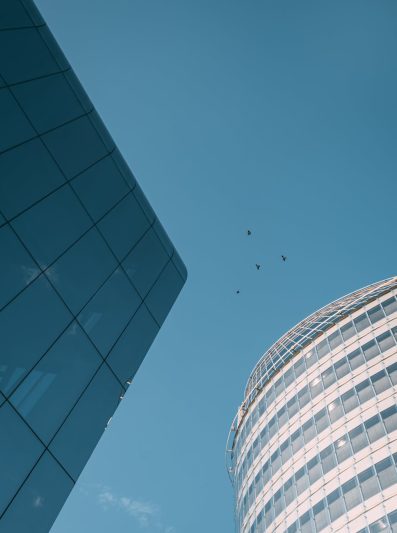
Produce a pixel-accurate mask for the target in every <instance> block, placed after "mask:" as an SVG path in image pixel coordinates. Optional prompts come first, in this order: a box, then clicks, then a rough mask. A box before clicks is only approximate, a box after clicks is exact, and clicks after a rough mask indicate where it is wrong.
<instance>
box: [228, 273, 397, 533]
mask: <svg viewBox="0 0 397 533" xmlns="http://www.w3.org/2000/svg"><path fill="white" fill-rule="evenodd" d="M396 400H397V277H394V278H390V279H387V280H384V281H381V282H379V283H375V284H373V285H370V286H369V287H366V288H364V289H361V290H359V291H356V292H354V293H352V294H349V295H348V296H345V297H343V298H341V299H339V300H337V301H335V302H333V303H331V304H329V305H327V306H326V307H324V308H322V309H320V310H319V311H317V312H316V313H314V314H312V315H311V316H309V317H308V318H307V319H305V320H303V321H302V322H300V323H299V324H298V325H297V326H295V327H294V328H293V329H291V330H290V331H288V332H287V333H286V334H285V335H284V336H283V337H282V338H281V339H280V340H279V341H278V342H276V343H275V344H274V345H273V346H272V347H271V348H270V349H269V350H268V351H267V352H266V353H265V354H264V355H263V357H262V358H261V359H260V361H259V362H258V364H257V365H256V367H255V369H254V371H253V372H252V374H251V376H250V378H249V380H248V383H247V387H246V390H245V398H244V401H243V403H242V406H241V407H240V409H239V412H238V414H237V415H236V418H235V420H234V421H233V424H232V428H231V431H230V434H229V441H228V446H227V463H228V470H229V474H230V477H231V479H232V482H233V485H234V488H235V499H236V522H237V530H238V531H239V532H241V533H263V532H277V533H279V532H280V533H281V532H288V533H294V532H302V533H311V532H317V531H344V532H345V531H346V532H352V533H353V532H354V533H358V532H360V533H364V532H368V533H370V532H371V533H372V532H377V531H397V407H396V403H397V402H396Z"/></svg>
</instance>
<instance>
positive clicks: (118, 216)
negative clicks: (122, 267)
mask: <svg viewBox="0 0 397 533" xmlns="http://www.w3.org/2000/svg"><path fill="white" fill-rule="evenodd" d="M98 226H99V229H100V231H101V233H102V234H103V235H104V237H105V239H106V240H107V242H108V243H109V245H110V247H111V248H112V250H113V251H114V253H115V254H116V255H117V257H118V258H119V260H120V261H121V260H122V259H124V258H125V256H126V255H127V254H128V252H129V251H130V250H131V248H132V247H133V246H134V245H135V244H136V243H137V242H138V240H139V239H140V238H141V237H142V235H143V234H144V233H145V231H146V230H147V229H148V228H149V222H148V220H147V218H146V216H145V214H144V213H143V211H142V209H141V208H140V207H139V205H138V203H137V201H136V200H135V198H134V196H133V194H132V193H131V194H129V195H128V196H127V197H126V198H124V200H122V201H121V202H120V203H119V204H118V205H117V206H116V207H115V208H114V209H112V210H111V211H110V213H109V214H107V215H106V216H105V217H104V218H103V219H102V220H101V221H100V222H99V224H98Z"/></svg>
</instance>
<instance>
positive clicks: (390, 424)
mask: <svg viewBox="0 0 397 533" xmlns="http://www.w3.org/2000/svg"><path fill="white" fill-rule="evenodd" d="M381 416H382V419H383V423H384V424H385V427H386V431H387V432H388V433H391V432H392V431H395V430H396V429H397V407H396V406H395V405H392V406H391V407H388V408H387V409H385V410H384V411H382V413H381Z"/></svg>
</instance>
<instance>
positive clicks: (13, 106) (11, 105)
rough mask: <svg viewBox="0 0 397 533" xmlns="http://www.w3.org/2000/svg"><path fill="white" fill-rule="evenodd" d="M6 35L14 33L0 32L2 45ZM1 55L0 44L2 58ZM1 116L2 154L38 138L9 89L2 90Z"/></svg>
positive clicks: (0, 136)
mask: <svg viewBox="0 0 397 533" xmlns="http://www.w3.org/2000/svg"><path fill="white" fill-rule="evenodd" d="M22 31H23V30H22ZM5 33H7V34H8V33H14V32H8V31H2V32H0V43H1V37H2V35H4V34H5ZM1 55H2V52H1V44H0V57H1ZM10 55H12V54H10ZM0 116H1V129H0V152H1V151H3V150H7V149H8V148H11V147H12V146H15V145H16V144H20V143H22V142H24V141H27V140H28V139H31V138H33V137H35V136H36V133H35V131H34V129H33V128H32V126H31V125H30V124H29V122H28V121H27V119H26V117H25V115H24V114H23V112H22V111H21V109H20V108H19V106H18V104H17V103H16V101H15V99H14V98H13V96H12V94H11V92H10V91H9V90H8V89H2V90H1V91H0Z"/></svg>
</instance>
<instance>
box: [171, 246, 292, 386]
mask: <svg viewBox="0 0 397 533" xmlns="http://www.w3.org/2000/svg"><path fill="white" fill-rule="evenodd" d="M172 262H173V263H174V266H175V267H176V269H177V271H178V272H179V274H180V275H181V276H182V279H183V280H185V281H186V279H187V269H186V266H185V263H184V262H183V261H182V259H181V257H180V255H179V254H178V252H177V251H176V250H174V253H173V255H172ZM294 379H295V378H294Z"/></svg>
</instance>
